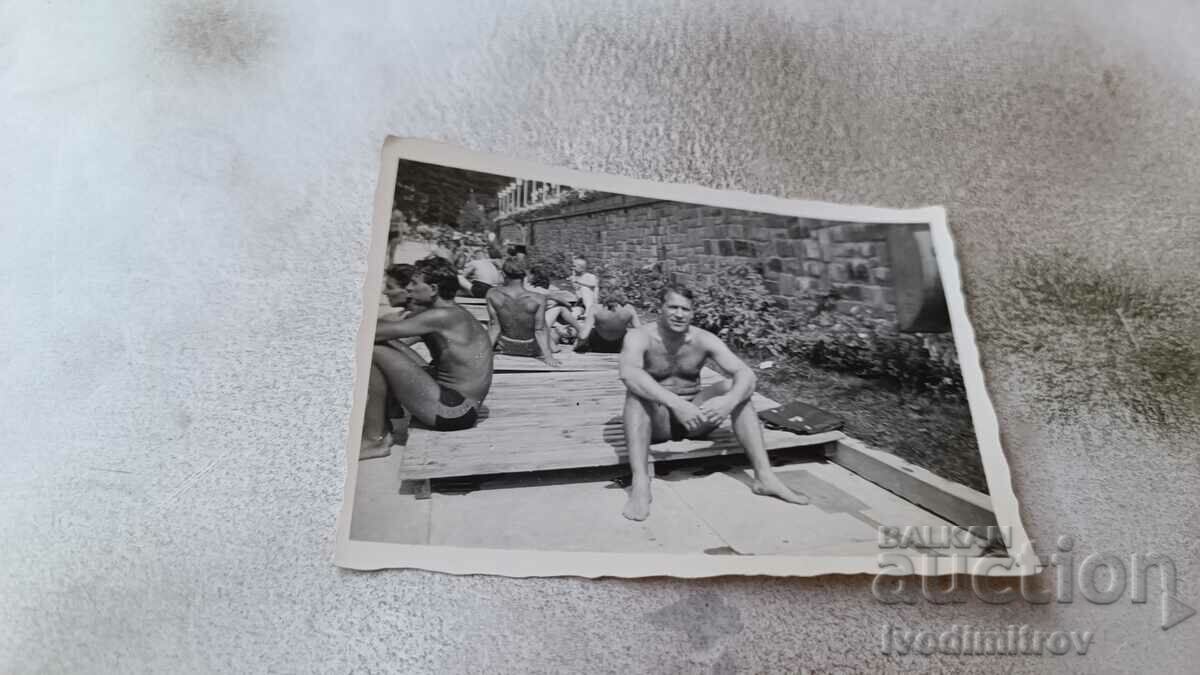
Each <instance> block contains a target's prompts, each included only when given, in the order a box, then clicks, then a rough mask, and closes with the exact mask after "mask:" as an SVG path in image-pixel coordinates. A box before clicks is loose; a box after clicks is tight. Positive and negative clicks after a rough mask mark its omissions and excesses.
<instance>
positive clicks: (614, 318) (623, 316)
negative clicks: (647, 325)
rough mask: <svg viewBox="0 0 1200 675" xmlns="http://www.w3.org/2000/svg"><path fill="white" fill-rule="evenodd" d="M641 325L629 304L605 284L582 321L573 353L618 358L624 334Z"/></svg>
mask: <svg viewBox="0 0 1200 675" xmlns="http://www.w3.org/2000/svg"><path fill="white" fill-rule="evenodd" d="M641 325H642V322H641V321H640V320H639V319H638V315H637V310H636V309H634V308H633V305H631V304H629V301H628V300H627V299H626V298H625V294H624V293H623V292H621V291H620V290H617V289H615V288H613V287H612V284H611V283H606V284H605V285H604V288H603V290H602V291H601V293H600V295H599V296H598V297H597V298H596V303H595V304H593V305H592V310H591V311H590V312H588V314H587V316H586V317H585V318H584V321H583V330H581V331H579V342H578V343H576V345H575V351H577V352H596V353H598V354H620V353H621V348H622V346H624V343H625V333H626V331H630V330H634V329H636V328H639V327H641Z"/></svg>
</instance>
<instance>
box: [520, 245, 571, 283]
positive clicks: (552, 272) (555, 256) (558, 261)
mask: <svg viewBox="0 0 1200 675" xmlns="http://www.w3.org/2000/svg"><path fill="white" fill-rule="evenodd" d="M535 267H540V268H541V269H542V271H543V272H544V273H545V275H546V277H547V278H549V279H550V280H551V281H562V280H563V279H566V278H567V277H569V276H571V272H572V271H573V270H572V268H571V256H570V254H567V253H564V252H562V251H552V252H546V253H542V252H540V251H535V252H534V254H533V255H531V256H529V269H533V268H535Z"/></svg>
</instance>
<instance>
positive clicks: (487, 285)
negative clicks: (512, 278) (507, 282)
mask: <svg viewBox="0 0 1200 675" xmlns="http://www.w3.org/2000/svg"><path fill="white" fill-rule="evenodd" d="M502 283H504V277H503V276H502V275H501V274H500V270H498V269H496V264H495V263H493V262H492V261H491V259H489V258H488V252H487V250H486V249H482V248H481V249H479V250H477V251H475V254H474V256H473V258H472V259H471V260H470V261H469V262H468V263H467V264H466V265H465V266H464V267H463V269H462V272H461V273H460V274H459V275H458V285H459V287H460V288H462V289H463V291H464V292H465V293H466V294H467V295H469V296H470V297H472V298H482V297H485V296H486V295H487V292H488V291H490V290H491V289H492V288H494V287H496V286H499V285H500V284H502Z"/></svg>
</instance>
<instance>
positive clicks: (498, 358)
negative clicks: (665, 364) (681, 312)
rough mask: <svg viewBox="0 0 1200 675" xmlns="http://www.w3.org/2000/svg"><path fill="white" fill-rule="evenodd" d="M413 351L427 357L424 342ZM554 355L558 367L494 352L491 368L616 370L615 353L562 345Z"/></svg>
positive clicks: (507, 370) (502, 370)
mask: <svg viewBox="0 0 1200 675" xmlns="http://www.w3.org/2000/svg"><path fill="white" fill-rule="evenodd" d="M413 351H415V352H417V353H418V354H420V355H421V356H422V357H423V358H425V359H426V360H428V359H429V350H428V349H427V348H426V347H425V344H424V343H421V342H418V343H416V344H414V345H413ZM554 356H555V358H557V359H558V360H559V362H560V363H562V365H561V366H560V367H558V368H551V367H550V366H547V365H546V364H545V363H542V361H541V360H540V359H536V358H533V357H531V356H512V355H509V354H496V355H495V357H494V359H493V361H492V368H493V370H494V371H495V372H497V373H525V372H530V373H566V372H611V373H616V372H617V356H618V355H617V354H576V353H575V352H574V351H573V350H572V349H571V348H570V347H564V348H563V351H561V352H558V353H557V354H555V355H554Z"/></svg>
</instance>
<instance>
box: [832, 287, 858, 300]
mask: <svg viewBox="0 0 1200 675" xmlns="http://www.w3.org/2000/svg"><path fill="white" fill-rule="evenodd" d="M833 289H834V290H835V291H837V293H838V296H839V297H841V298H842V299H844V300H857V301H861V300H863V299H864V298H863V289H862V286H859V285H857V284H834V285H833Z"/></svg>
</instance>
